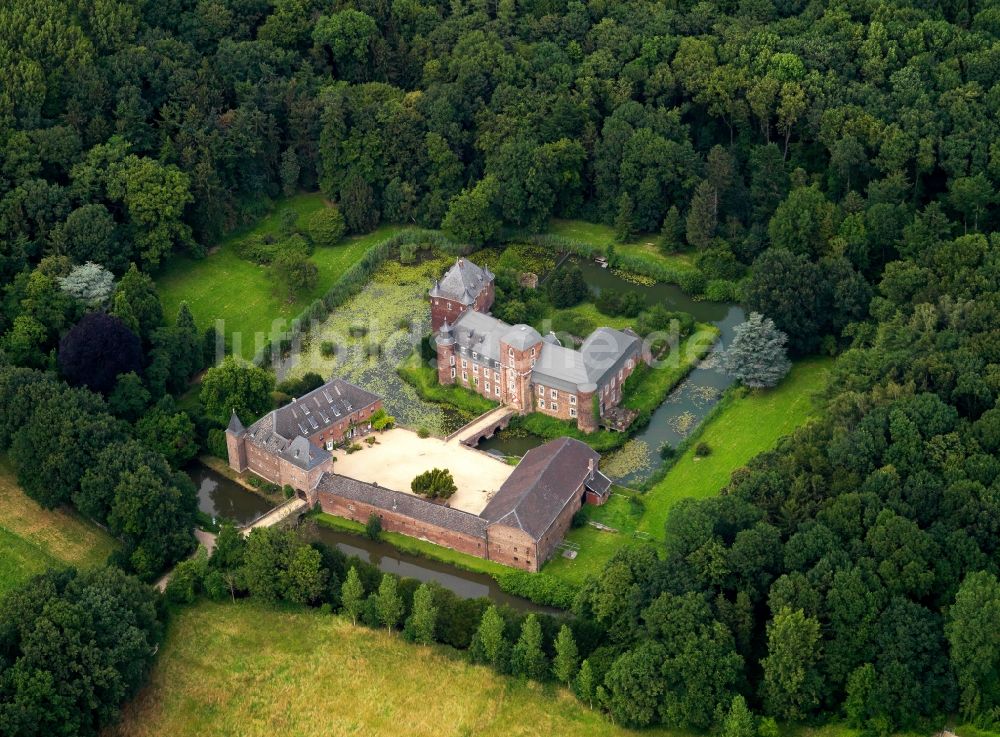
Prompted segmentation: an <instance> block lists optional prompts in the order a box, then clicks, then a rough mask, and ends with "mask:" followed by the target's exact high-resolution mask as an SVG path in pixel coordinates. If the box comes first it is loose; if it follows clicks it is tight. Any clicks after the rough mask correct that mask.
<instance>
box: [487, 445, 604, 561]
mask: <svg viewBox="0 0 1000 737" xmlns="http://www.w3.org/2000/svg"><path fill="white" fill-rule="evenodd" d="M600 459H601V456H600V454H599V453H598V452H597V451H595V450H593V449H592V448H591V447H590V446H588V445H586V444H585V443H581V442H580V441H579V440H575V439H574V438H559V439H558V440H552V441H549V442H548V443H545V444H544V445H540V446H538V447H537V448H532V449H531V450H529V451H528V452H527V453H526V454H525V456H524V458H522V459H521V462H520V463H518V464H517V468H515V469H514V472H513V473H512V474H511V475H510V477H509V478H508V479H507V480H506V481H505V482H504V483H503V486H501V487H500V489H499V490H498V491H497V493H496V494H494V495H493V498H492V499H490V501H489V504H487V505H486V507H485V508H484V509H483V511H482V513H481V516H482V517H483V518H485V519H486V520H488V521H489V523H490V524H500V525H506V526H508V527H514V528H517V529H520V530H523V531H524V532H526V533H528V534H529V535H530V536H531V537H532V539H534V540H535V541H536V542H537V541H538V540H540V539H541V538H542V536H543V535H544V534H545V533H546V531H548V529H549V528H550V527H551V526H552V523H553V522H555V520H556V517H558V516H559V513H560V512H561V511H562V510H563V509H564V508H565V507H566V505H567V504H568V503H569V502H570V500H571V499H572V498H573V496H574V494H576V491H577V489H578V488H579V487H580V484H581V483H583V482H584V481H585V480H587V478H588V476H589V473H590V471H589V465H588V463H589V462H590V461H593V463H594V468H595V469H596V468H597V464H598V462H599V461H600ZM598 473H599V472H596V471H595V474H594V476H595V482H596V483H599V484H600V483H603V482H599V481H597V480H596V477H597V474H598ZM601 475H603V474H601ZM609 485H610V484H609Z"/></svg>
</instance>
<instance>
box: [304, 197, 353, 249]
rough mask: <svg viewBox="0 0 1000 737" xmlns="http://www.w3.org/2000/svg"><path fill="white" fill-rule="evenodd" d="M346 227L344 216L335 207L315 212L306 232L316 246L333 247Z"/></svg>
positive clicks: (341, 236)
mask: <svg viewBox="0 0 1000 737" xmlns="http://www.w3.org/2000/svg"><path fill="white" fill-rule="evenodd" d="M346 229H347V225H346V224H345V223H344V216H343V215H342V214H341V213H340V209H339V208H338V207H337V206H336V205H330V206H328V207H324V208H322V209H321V210H317V211H316V212H315V213H313V214H312V216H310V218H309V223H308V225H307V232H308V233H309V237H310V238H311V239H312V241H313V243H315V244H316V245H317V246H320V247H321V248H322V247H325V246H335V245H336V244H337V243H339V242H340V239H341V238H343V237H344V231H345V230H346Z"/></svg>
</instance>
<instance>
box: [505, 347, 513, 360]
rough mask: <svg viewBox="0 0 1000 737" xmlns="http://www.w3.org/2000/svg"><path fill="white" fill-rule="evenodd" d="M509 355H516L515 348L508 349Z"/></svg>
mask: <svg viewBox="0 0 1000 737" xmlns="http://www.w3.org/2000/svg"><path fill="white" fill-rule="evenodd" d="M507 355H508V356H510V357H511V358H513V357H514V349H513V348H508V349H507Z"/></svg>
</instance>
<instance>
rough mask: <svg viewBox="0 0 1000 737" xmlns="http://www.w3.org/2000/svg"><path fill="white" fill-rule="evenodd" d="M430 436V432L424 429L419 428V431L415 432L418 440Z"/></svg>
mask: <svg viewBox="0 0 1000 737" xmlns="http://www.w3.org/2000/svg"><path fill="white" fill-rule="evenodd" d="M430 436H431V431H430V430H428V429H427V428H426V427H421V428H420V429H418V430H417V437H418V438H429V437H430Z"/></svg>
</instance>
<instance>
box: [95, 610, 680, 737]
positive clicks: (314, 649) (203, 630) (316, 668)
mask: <svg viewBox="0 0 1000 737" xmlns="http://www.w3.org/2000/svg"><path fill="white" fill-rule="evenodd" d="M110 734H112V735H120V736H122V737H125V736H134V737H154V736H157V735H164V736H166V735H169V736H170V737H195V736H197V737H208V736H210V735H211V736H215V735H219V736H221V735H227V736H228V735H234V736H235V735H239V736H240V737H254V736H255V735H260V736H261V737H264V736H266V737H271V736H272V735H290V736H291V735H295V736H297V737H313V736H315V737H319V736H320V735H323V736H324V737H326V736H334V735H336V736H339V735H364V736H365V737H382V736H385V737H396V736H397V735H400V736H402V735H406V737H425V736H426V737H452V736H454V737H459V736H463V737H464V736H465V735H469V736H471V735H475V736H476V737H491V736H493V735H496V736H500V735H503V737H527V736H529V735H538V736H542V735H544V736H545V737H550V736H552V735H558V736H559V737H589V736H590V735H608V736H609V737H614V736H615V735H626V734H638V733H632V732H629V731H627V730H624V729H621V728H618V727H615V726H613V725H612V724H610V723H609V722H607V721H605V720H604V719H603V718H602V717H601V716H600V715H599V714H598V713H596V712H593V711H590V710H589V709H587V708H586V707H585V706H583V705H582V704H580V703H579V702H578V701H577V700H576V699H575V698H574V697H573V696H571V695H570V694H569V693H568V692H566V691H564V690H562V689H557V688H555V687H553V686H544V687H543V686H538V685H535V684H527V683H524V682H520V681H516V680H513V679H509V678H505V677H502V676H498V675H496V674H494V673H493V672H491V671H489V670H487V669H486V668H483V667H479V666H471V665H469V664H468V663H466V662H465V661H464V659H463V658H462V657H461V656H460V655H459V654H458V653H457V652H456V651H454V650H451V649H449V648H444V647H418V646H415V645H410V644H407V643H406V642H404V641H403V640H402V638H401V637H399V635H392V636H390V635H387V634H386V633H385V632H375V631H372V630H367V629H364V628H361V627H354V626H352V625H351V624H350V623H349V622H347V621H346V620H344V619H342V618H340V617H333V616H329V615H323V614H320V613H319V612H318V611H316V610H309V611H307V610H300V609H295V610H291V609H289V610H282V609H276V608H270V607H266V606H263V605H258V604H253V603H250V602H240V603H237V604H210V603H202V604H199V605H197V606H196V607H192V608H189V609H186V610H184V611H182V612H180V613H179V614H178V615H177V616H176V617H175V618H174V619H173V620H172V621H171V623H170V626H169V629H168V633H167V640H166V643H165V645H164V646H163V647H162V648H161V649H160V655H159V658H158V660H157V663H156V666H155V667H154V669H153V673H152V677H151V679H150V683H149V685H148V686H147V687H146V688H145V689H144V690H143V691H142V692H141V693H140V695H139V697H138V698H137V699H136V700H135V701H134V702H133V703H132V704H130V705H129V706H128V707H126V709H125V713H124V715H123V718H122V721H121V723H120V724H118V725H117V726H116V727H114V728H112V729H111V730H110ZM642 734H644V735H666V734H668V733H667V732H663V731H656V730H645V731H643V732H642ZM672 734H675V735H677V734H679V733H672Z"/></svg>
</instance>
